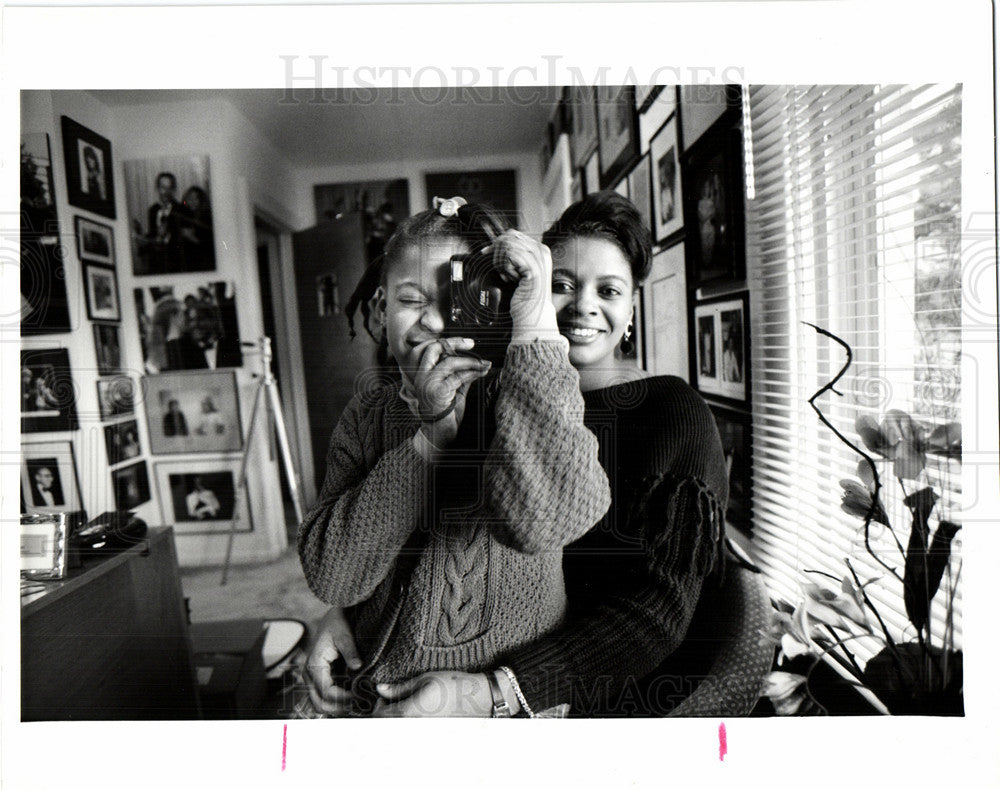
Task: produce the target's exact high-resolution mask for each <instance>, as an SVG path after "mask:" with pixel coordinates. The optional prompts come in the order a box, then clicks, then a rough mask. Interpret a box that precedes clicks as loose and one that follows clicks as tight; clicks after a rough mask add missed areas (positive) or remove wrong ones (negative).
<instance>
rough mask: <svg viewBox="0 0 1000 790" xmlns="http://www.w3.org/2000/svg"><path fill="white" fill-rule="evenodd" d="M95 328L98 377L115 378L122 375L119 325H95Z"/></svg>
mask: <svg viewBox="0 0 1000 790" xmlns="http://www.w3.org/2000/svg"><path fill="white" fill-rule="evenodd" d="M93 327H94V351H95V353H96V354H97V373H98V375H100V376H114V375H115V374H116V373H121V367H122V347H121V340H120V338H119V337H118V324H94V325H93Z"/></svg>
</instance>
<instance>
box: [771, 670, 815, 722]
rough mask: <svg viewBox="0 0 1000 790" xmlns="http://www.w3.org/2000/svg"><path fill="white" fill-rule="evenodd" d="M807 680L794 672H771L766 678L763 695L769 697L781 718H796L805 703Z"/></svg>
mask: <svg viewBox="0 0 1000 790" xmlns="http://www.w3.org/2000/svg"><path fill="white" fill-rule="evenodd" d="M806 680H807V678H806V676H805V675H796V674H795V673H793V672H781V671H777V672H770V673H768V675H767V677H765V678H764V683H763V685H762V686H761V690H760V693H761V695H763V696H765V697H768V698H769V699H770V700H771V704H772V705H774V710H775V712H776V713H777V714H778V715H779V716H794V715H795V714H796V713H798V711H799V708H801V707H802V703H803V702H804V701H805V698H806V695H805V691H804V690H803V688H802V687H803V685H804V684H805V682H806Z"/></svg>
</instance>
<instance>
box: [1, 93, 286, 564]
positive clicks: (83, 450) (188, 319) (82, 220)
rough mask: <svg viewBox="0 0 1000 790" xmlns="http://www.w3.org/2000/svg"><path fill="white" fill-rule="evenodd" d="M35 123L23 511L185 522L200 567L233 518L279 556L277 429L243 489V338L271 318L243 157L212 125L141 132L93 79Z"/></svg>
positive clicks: (236, 546)
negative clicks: (93, 86) (91, 85)
mask: <svg viewBox="0 0 1000 790" xmlns="http://www.w3.org/2000/svg"><path fill="white" fill-rule="evenodd" d="M181 126H183V125H181ZM21 127H22V136H21V152H20V153H21V156H20V161H21V203H20V207H21V212H20V234H21V315H20V333H21V350H20V362H21V512H23V513H48V512H59V511H63V512H67V513H71V514H78V515H77V516H76V517H77V518H79V519H84V518H85V519H93V518H95V517H97V516H99V515H101V514H102V513H104V512H107V511H130V512H133V513H134V514H135V515H136V516H138V517H139V518H142V519H143V520H144V521H146V522H147V523H148V524H149V525H160V524H169V525H172V526H173V527H174V531H175V536H176V547H177V552H178V557H179V560H180V561H181V564H192V565H208V564H217V563H221V562H222V559H223V557H224V550H225V544H226V540H227V533H228V531H229V529H230V525H231V524H234V523H235V529H236V533H237V534H236V538H235V539H234V543H233V559H234V560H235V561H237V562H244V561H258V560H267V559H273V558H274V557H276V556H278V555H279V554H280V553H281V551H282V550H283V549H284V548H285V546H286V545H287V538H286V532H285V527H284V515H283V511H282V505H281V493H280V489H279V487H278V486H279V483H278V479H277V471H276V465H275V461H274V459H273V458H272V457H271V456H270V449H271V448H270V447H269V446H268V445H269V443H268V442H267V441H262V440H260V439H259V438H258V439H257V441H256V445H257V446H256V447H254V448H252V451H251V456H250V457H251V463H250V464H249V465H248V466H249V468H250V474H249V475H248V477H247V481H246V485H245V487H244V488H243V489H242V490H243V493H242V494H241V495H240V496H237V490H238V489H239V488H240V487H239V469H240V462H241V460H242V457H243V450H244V447H245V443H246V435H247V433H246V432H247V428H248V426H247V425H246V421H247V415H246V413H245V412H246V409H241V403H248V402H252V401H249V400H248V398H252V397H253V394H254V387H255V382H254V380H253V378H252V374H253V372H254V371H255V370H256V365H257V363H256V360H255V358H254V357H253V356H252V354H245V353H244V351H245V349H243V348H242V347H241V341H243V340H251V341H255V340H256V339H257V337H258V335H259V334H260V333H261V331H262V330H261V323H260V319H259V317H258V316H259V313H260V307H259V299H260V297H259V295H258V294H257V293H256V291H257V289H256V287H255V286H256V258H255V250H254V247H253V243H252V234H251V235H250V236H249V242H247V241H244V239H247V238H248V237H247V234H245V233H243V232H242V230H241V225H240V222H241V220H240V219H239V216H240V210H241V209H242V211H243V212H245V214H246V215H247V219H248V221H249V222H251V223H252V207H251V205H250V203H249V202H248V201H247V202H245V203H244V205H242V206H239V205H233V202H232V198H231V196H233V195H240V194H241V191H242V194H244V195H246V194H247V189H246V188H245V187H244V188H243V189H242V190H240V189H239V188H238V187H239V185H234V184H232V183H227V182H226V180H227V179H226V176H225V174H227V173H232V172H233V171H234V170H235V167H234V164H235V163H234V162H232V161H231V159H229V158H228V157H229V156H231V155H228V154H227V152H226V149H225V146H223V145H221V142H222V141H221V140H219V139H216V138H218V137H219V136H218V135H215V136H213V135H211V134H204V133H203V132H202V131H201V130H198V129H188V130H183V129H182V130H181V131H180V132H179V133H177V132H176V131H175V132H174V133H175V135H176V137H175V139H174V140H173V141H170V140H167V141H164V140H160V139H156V135H150V134H143V135H141V136H140V135H139V134H138V133H135V132H133V133H132V134H129V133H128V130H134V129H136V128H138V127H136V126H135V125H133V124H124V123H120V118H119V117H117V116H116V115H115V113H113V112H111V111H110V110H109V109H108V108H107V107H105V106H104V105H103V104H102V103H100V102H98V101H96V100H94V99H92V98H91V97H89V96H88V95H87V94H84V93H82V92H74V93H72V94H70V93H49V92H38V93H33V94H31V95H26V96H25V97H23V101H22V123H21ZM123 130H124V131H123ZM227 131H228V130H227ZM199 140H200V145H199V144H198V141H199ZM220 172H222V173H223V174H224V179H223V183H222V184H221V186H220V179H219V173H220ZM220 195H227V196H230V197H229V198H227V200H222V199H221V198H220ZM220 209H221V210H220ZM234 218H235V219H234ZM220 238H221V239H222V240H223V243H222V244H220ZM251 272H252V273H253V274H254V276H253V277H248V276H247V274H248V273H251ZM234 516H236V518H235V521H234Z"/></svg>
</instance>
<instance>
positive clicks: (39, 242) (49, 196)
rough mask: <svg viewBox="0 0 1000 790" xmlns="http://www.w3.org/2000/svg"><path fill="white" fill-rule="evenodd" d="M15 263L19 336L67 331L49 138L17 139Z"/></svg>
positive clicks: (63, 254) (66, 301)
mask: <svg viewBox="0 0 1000 790" xmlns="http://www.w3.org/2000/svg"><path fill="white" fill-rule="evenodd" d="M20 230H21V239H20V242H21V243H20V247H21V250H20V263H21V277H20V280H21V311H20V325H21V334H22V335H43V334H57V333H58V334H62V333H64V332H69V331H71V330H72V326H71V324H70V314H69V297H68V294H67V291H66V269H65V258H66V250H65V248H64V247H63V246H62V244H60V241H59V218H58V214H57V212H56V202H55V186H54V181H53V174H52V149H51V145H50V140H49V135H47V134H45V133H42V132H26V133H24V134H22V135H21V203H20Z"/></svg>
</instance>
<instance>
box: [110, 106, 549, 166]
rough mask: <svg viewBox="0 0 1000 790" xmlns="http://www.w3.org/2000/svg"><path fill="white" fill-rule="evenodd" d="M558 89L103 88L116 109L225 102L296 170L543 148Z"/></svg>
mask: <svg viewBox="0 0 1000 790" xmlns="http://www.w3.org/2000/svg"><path fill="white" fill-rule="evenodd" d="M559 91H560V89H559V88H552V87H516V88H512V89H507V88H469V89H454V88H451V89H447V90H440V89H436V88H422V89H419V90H417V91H414V90H413V89H409V88H386V89H379V90H375V89H370V90H323V91H321V92H319V93H318V94H317V92H316V91H314V90H312V89H305V90H296V91H293V92H288V91H285V90H281V89H263V90H251V89H235V90H148V91H136V90H121V91H116V90H102V91H93V93H94V95H95V96H97V98H99V99H100V100H101V101H102V102H104V103H105V104H107V105H110V106H125V105H143V104H150V103H160V102H180V101H190V100H193V99H219V98H222V99H224V100H225V101H228V102H229V103H230V104H232V105H233V106H234V107H235V108H236V109H237V110H239V111H240V112H241V113H243V114H244V115H246V117H247V118H249V119H250V120H251V121H252V122H253V123H254V125H255V126H257V127H258V129H260V131H261V132H262V133H263V134H264V135H265V136H266V137H267V138H268V139H269V140H270V141H271V143H272V144H273V145H274V146H275V147H277V148H278V149H279V150H280V151H282V152H283V153H284V154H285V155H286V156H287V157H288V158H289V159H290V160H291V161H292V162H293V163H294V164H295V165H298V166H301V167H322V166H327V165H345V164H358V163H364V162H372V161H393V160H411V159H435V158H442V159H444V158H452V157H464V156H477V155H484V154H492V153H511V152H519V151H525V150H536V149H539V148H540V147H541V144H542V140H543V138H544V134H545V127H546V124H547V122H548V120H549V117H550V116H551V114H552V111H553V109H554V107H555V104H556V102H557V101H558V96H559Z"/></svg>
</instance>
